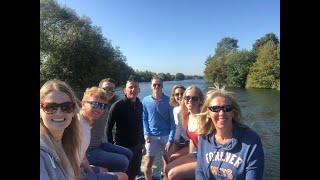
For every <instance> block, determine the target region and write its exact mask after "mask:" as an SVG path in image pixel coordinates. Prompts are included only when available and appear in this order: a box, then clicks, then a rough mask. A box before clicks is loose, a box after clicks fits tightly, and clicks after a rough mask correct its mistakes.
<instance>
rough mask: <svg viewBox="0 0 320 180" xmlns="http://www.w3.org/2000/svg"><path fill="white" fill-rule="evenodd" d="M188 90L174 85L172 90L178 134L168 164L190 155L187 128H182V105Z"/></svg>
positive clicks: (176, 133) (171, 99)
mask: <svg viewBox="0 0 320 180" xmlns="http://www.w3.org/2000/svg"><path fill="white" fill-rule="evenodd" d="M185 90H186V88H185V87H184V86H182V85H174V86H173V87H172V90H171V97H170V102H169V103H170V105H171V106H173V107H174V108H173V117H174V121H175V124H176V132H175V135H174V143H173V146H172V147H171V149H170V153H171V155H169V157H168V158H167V159H166V161H167V163H170V162H171V161H173V160H175V159H177V158H178V157H181V156H183V155H186V154H188V152H189V143H188V142H189V138H188V136H187V135H186V132H185V128H183V127H182V122H181V118H180V116H179V113H180V105H181V104H182V103H183V93H184V91H185Z"/></svg>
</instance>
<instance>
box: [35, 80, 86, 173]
mask: <svg viewBox="0 0 320 180" xmlns="http://www.w3.org/2000/svg"><path fill="white" fill-rule="evenodd" d="M54 90H58V91H61V92H63V93H65V94H66V95H68V96H69V97H70V99H71V101H72V102H73V103H74V104H75V110H74V113H75V115H74V117H73V118H72V121H71V123H70V125H69V126H68V127H67V128H66V129H65V130H64V133H63V135H62V139H61V142H62V148H61V147H60V146H59V144H58V143H57V142H56V141H55V140H54V139H53V137H52V135H51V133H50V131H49V130H48V128H47V127H46V126H45V125H44V123H43V120H42V118H41V117H40V138H41V139H42V140H43V141H44V142H45V143H46V144H47V145H48V146H49V147H50V148H52V149H53V150H54V151H55V152H56V153H57V155H58V157H59V159H60V161H61V164H62V167H63V169H64V171H65V172H67V161H66V159H64V155H63V154H64V153H65V154H66V156H67V158H68V160H69V162H70V164H71V166H72V168H73V171H74V175H75V178H76V179H80V176H81V172H80V164H79V160H78V159H79V157H78V155H79V150H80V143H81V135H80V125H79V120H78V116H77V115H76V113H78V111H79V107H78V104H77V101H78V99H77V97H76V96H75V93H74V92H73V90H72V89H71V87H70V86H69V85H67V84H66V83H65V82H63V81H60V80H57V79H53V80H49V81H47V82H46V83H45V84H44V85H43V86H42V87H41V89H40V103H42V102H43V101H44V99H45V97H46V96H47V95H48V94H49V93H50V92H52V91H54Z"/></svg>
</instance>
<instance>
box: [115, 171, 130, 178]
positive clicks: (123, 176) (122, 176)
mask: <svg viewBox="0 0 320 180" xmlns="http://www.w3.org/2000/svg"><path fill="white" fill-rule="evenodd" d="M117 176H118V180H128V176H127V174H126V173H123V172H117Z"/></svg>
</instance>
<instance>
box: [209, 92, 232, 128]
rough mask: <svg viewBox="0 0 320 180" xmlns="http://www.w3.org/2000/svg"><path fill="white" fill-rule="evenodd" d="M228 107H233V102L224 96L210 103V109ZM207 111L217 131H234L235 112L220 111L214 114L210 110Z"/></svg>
mask: <svg viewBox="0 0 320 180" xmlns="http://www.w3.org/2000/svg"><path fill="white" fill-rule="evenodd" d="M226 105H231V102H230V101H229V100H228V99H227V98H225V97H223V96H217V97H215V98H213V99H212V100H211V102H210V103H209V107H210V106H226ZM207 111H208V115H209V117H210V118H211V120H212V122H213V124H214V126H215V128H216V130H230V131H231V130H232V119H233V111H230V112H224V111H223V110H220V111H219V112H212V111H211V110H210V109H208V110H207Z"/></svg>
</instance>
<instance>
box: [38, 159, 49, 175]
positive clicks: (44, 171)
mask: <svg viewBox="0 0 320 180" xmlns="http://www.w3.org/2000/svg"><path fill="white" fill-rule="evenodd" d="M40 180H50V178H49V175H48V172H47V169H46V168H45V165H44V159H43V158H42V157H41V155H40Z"/></svg>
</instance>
